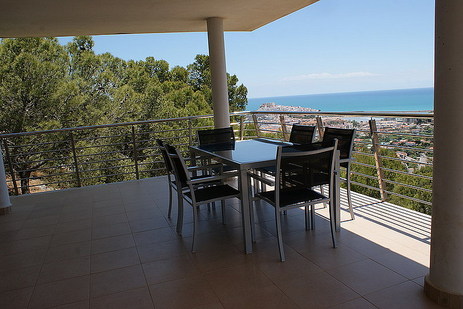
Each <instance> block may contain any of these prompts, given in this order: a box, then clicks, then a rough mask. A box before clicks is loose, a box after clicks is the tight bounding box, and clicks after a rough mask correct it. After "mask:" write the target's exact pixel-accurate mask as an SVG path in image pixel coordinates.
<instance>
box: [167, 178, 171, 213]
mask: <svg viewBox="0 0 463 309" xmlns="http://www.w3.org/2000/svg"><path fill="white" fill-rule="evenodd" d="M169 182H170V179H169ZM171 213H172V186H171V184H170V183H169V211H168V212H167V218H169V219H170V215H171Z"/></svg>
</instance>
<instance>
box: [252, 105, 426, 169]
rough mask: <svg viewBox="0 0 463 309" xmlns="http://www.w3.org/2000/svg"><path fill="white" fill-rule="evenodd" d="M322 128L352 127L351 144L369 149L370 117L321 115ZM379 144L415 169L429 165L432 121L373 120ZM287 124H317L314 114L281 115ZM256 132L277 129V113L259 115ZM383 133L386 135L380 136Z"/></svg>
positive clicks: (292, 108)
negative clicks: (414, 164) (408, 162)
mask: <svg viewBox="0 0 463 309" xmlns="http://www.w3.org/2000/svg"><path fill="white" fill-rule="evenodd" d="M258 111H262V112H266V111H281V112H309V113H310V112H319V110H317V109H313V108H306V107H299V106H283V105H277V104H275V103H265V104H262V105H261V106H260V107H259V109H258ZM321 117H322V121H323V126H327V127H330V126H332V127H338V128H354V129H356V130H357V135H356V139H355V142H356V143H358V144H361V145H365V146H366V147H371V146H372V140H371V130H370V124H369V120H370V119H373V118H371V117H352V116H321ZM374 119H375V121H376V126H377V131H378V132H381V133H379V134H378V138H379V140H380V144H381V146H382V147H384V148H390V149H394V150H395V154H396V157H397V158H399V159H402V160H407V161H411V162H416V163H417V164H418V167H422V166H423V165H426V164H430V163H432V150H433V138H432V137H433V130H434V123H433V120H432V119H426V118H425V119H417V118H391V117H379V118H374ZM285 122H286V124H287V125H291V124H294V123H299V124H305V125H312V126H316V125H317V120H316V116H314V115H285ZM259 123H260V129H261V130H262V131H264V132H265V131H267V130H269V131H270V130H272V131H277V130H280V128H281V125H280V119H279V115H278V114H265V115H259ZM384 133H387V134H384Z"/></svg>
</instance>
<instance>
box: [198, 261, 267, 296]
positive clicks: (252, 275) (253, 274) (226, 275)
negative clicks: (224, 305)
mask: <svg viewBox="0 0 463 309" xmlns="http://www.w3.org/2000/svg"><path fill="white" fill-rule="evenodd" d="M204 276H205V278H206V279H207V281H208V282H209V284H210V285H211V286H212V289H213V290H214V292H215V293H216V295H217V296H218V297H219V298H220V299H229V298H230V297H233V296H234V297H236V295H251V294H252V293H257V292H258V290H260V289H262V288H264V287H268V286H274V284H273V282H272V281H271V280H270V279H269V278H268V277H267V276H265V274H264V273H263V272H261V271H260V270H259V269H258V267H257V266H255V265H242V266H236V267H230V268H222V269H219V270H215V271H212V272H208V273H205V274H204Z"/></svg>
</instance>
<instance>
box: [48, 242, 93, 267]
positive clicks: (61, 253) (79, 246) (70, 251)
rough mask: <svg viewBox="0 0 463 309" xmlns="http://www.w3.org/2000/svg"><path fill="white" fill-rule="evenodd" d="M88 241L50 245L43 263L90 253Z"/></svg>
mask: <svg viewBox="0 0 463 309" xmlns="http://www.w3.org/2000/svg"><path fill="white" fill-rule="evenodd" d="M90 247H91V243H90V241H84V242H76V243H71V244H67V245H61V246H56V247H51V248H50V249H48V252H47V255H46V257H45V263H53V262H57V261H62V260H67V259H75V258H78V257H83V256H88V255H90Z"/></svg>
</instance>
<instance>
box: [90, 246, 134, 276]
mask: <svg viewBox="0 0 463 309" xmlns="http://www.w3.org/2000/svg"><path fill="white" fill-rule="evenodd" d="M136 264H140V259H139V258H138V253H137V250H136V249H135V248H127V249H121V250H117V251H111V252H105V253H100V254H94V255H92V263H91V271H92V273H97V272H102V271H107V270H111V269H116V268H122V267H126V266H131V265H136Z"/></svg>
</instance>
